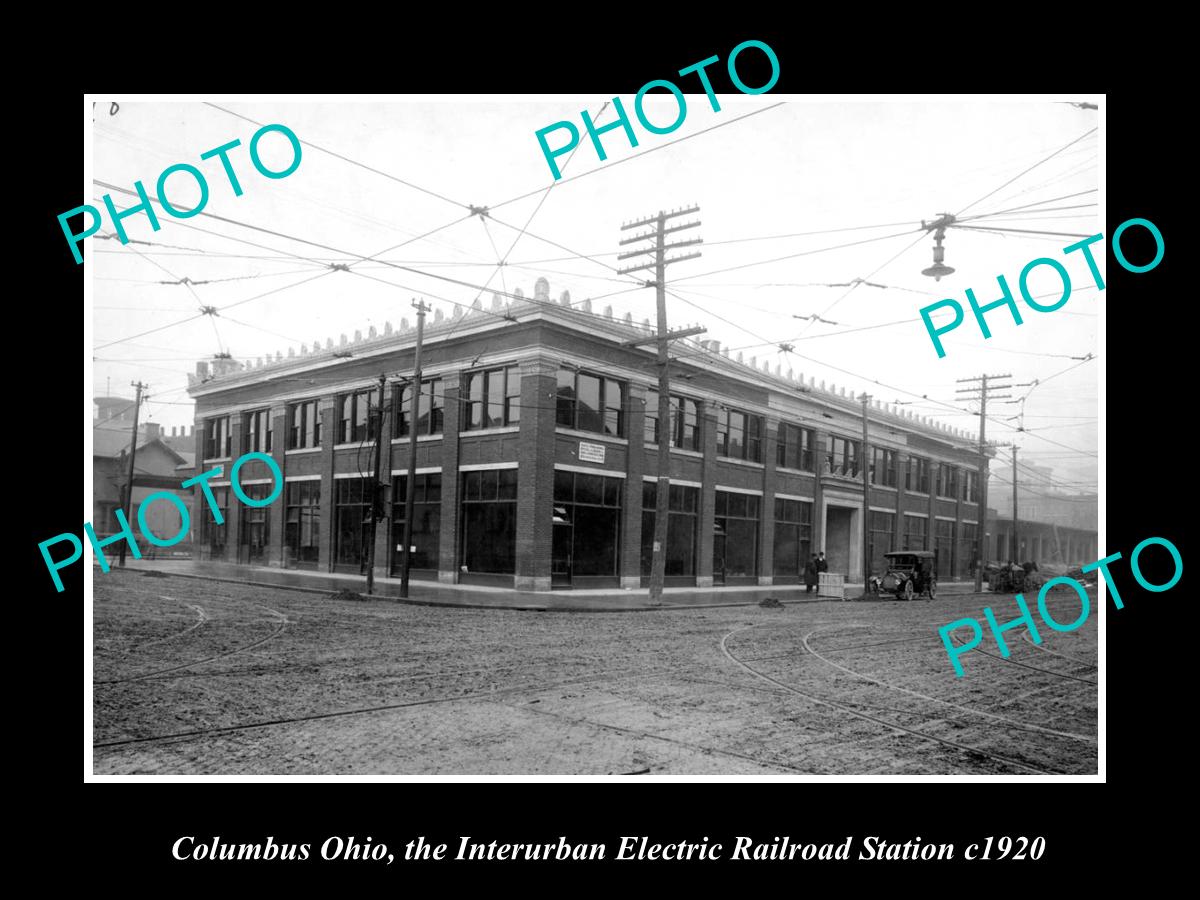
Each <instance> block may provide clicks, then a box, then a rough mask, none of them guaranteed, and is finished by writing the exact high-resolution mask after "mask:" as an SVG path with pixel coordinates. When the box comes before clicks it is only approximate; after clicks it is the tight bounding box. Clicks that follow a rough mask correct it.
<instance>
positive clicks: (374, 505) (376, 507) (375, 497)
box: [367, 372, 387, 596]
mask: <svg viewBox="0 0 1200 900" xmlns="http://www.w3.org/2000/svg"><path fill="white" fill-rule="evenodd" d="M386 388H387V375H385V374H384V373H383V372H380V373H379V406H378V407H377V408H376V410H375V476H374V477H373V478H372V479H371V538H370V542H369V543H368V545H367V594H368V596H369V595H370V594H371V592H372V591H374V590H375V538H376V537H377V536H378V532H379V519H380V517H381V515H382V513H383V503H382V499H383V498H382V496H381V491H380V482H379V474H380V473H379V467H380V466H381V465H382V459H381V457H382V456H383V394H384V391H385V390H386Z"/></svg>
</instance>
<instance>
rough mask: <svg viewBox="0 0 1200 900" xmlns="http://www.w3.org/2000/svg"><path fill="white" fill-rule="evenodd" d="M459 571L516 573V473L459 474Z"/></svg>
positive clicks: (498, 470)
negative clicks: (460, 554) (460, 561)
mask: <svg viewBox="0 0 1200 900" xmlns="http://www.w3.org/2000/svg"><path fill="white" fill-rule="evenodd" d="M461 497H462V521H463V524H462V529H463V540H462V564H461V565H462V571H463V572H464V573H474V572H484V573H493V574H501V575H512V574H514V573H515V572H516V571H517V565H516V560H517V557H516V541H517V470H516V469H485V470H484V471H481V472H463V473H462V495H461Z"/></svg>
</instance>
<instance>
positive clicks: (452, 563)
mask: <svg viewBox="0 0 1200 900" xmlns="http://www.w3.org/2000/svg"><path fill="white" fill-rule="evenodd" d="M460 386H461V378H460V375H459V373H458V372H446V373H445V374H444V375H442V388H443V390H444V391H445V406H444V412H443V420H442V519H441V523H442V524H441V533H440V534H439V535H438V581H440V582H441V583H442V584H458V572H459V569H458V514H459V505H458V491H459V488H460V487H461V484H460V482H461V479H460V478H459V477H458V433H459V430H460V429H461V428H462V412H463V409H462V403H461V402H460V399H459V389H460ZM522 418H524V416H522Z"/></svg>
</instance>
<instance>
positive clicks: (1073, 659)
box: [1021, 631, 1100, 671]
mask: <svg viewBox="0 0 1200 900" xmlns="http://www.w3.org/2000/svg"><path fill="white" fill-rule="evenodd" d="M1021 639H1022V640H1023V641H1025V643H1027V644H1028V645H1029V646H1030V647H1035V648H1037V649H1038V650H1041V651H1042V652H1043V653H1049V654H1050V655H1051V656H1058V657H1061V658H1062V659H1065V660H1067V661H1069V662H1072V663H1074V664H1075V665H1077V666H1081V667H1083V668H1085V669H1093V670H1095V671H1099V670H1100V668H1099V666H1095V665H1092V664H1091V663H1090V662H1084V661H1083V660H1082V659H1079V658H1078V657H1075V656H1070V655H1069V654H1066V653H1060V652H1059V651H1057V650H1051V649H1050V648H1049V647H1047V646H1045V645H1044V644H1035V643H1034V642H1033V638H1031V637H1030V636H1029V632H1028V631H1025V632H1022V633H1021Z"/></svg>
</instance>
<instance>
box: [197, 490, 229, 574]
mask: <svg viewBox="0 0 1200 900" xmlns="http://www.w3.org/2000/svg"><path fill="white" fill-rule="evenodd" d="M212 496H213V505H215V506H216V507H217V509H219V510H220V511H221V524H220V525H218V524H217V520H216V517H215V516H214V514H213V510H212V508H211V507H210V506H209V504H207V503H205V504H204V514H203V517H202V518H201V520H200V521H201V522H202V523H203V526H202V531H201V536H200V542H201V543H202V544H205V545H207V547H208V558H209V559H224V558H225V541H226V539H227V535H228V533H229V487H228V486H226V487H214V488H213V489H212Z"/></svg>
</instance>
